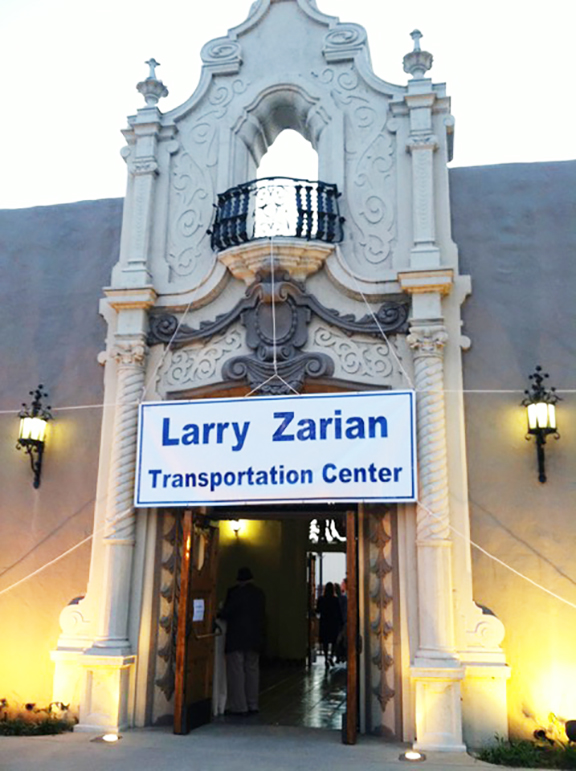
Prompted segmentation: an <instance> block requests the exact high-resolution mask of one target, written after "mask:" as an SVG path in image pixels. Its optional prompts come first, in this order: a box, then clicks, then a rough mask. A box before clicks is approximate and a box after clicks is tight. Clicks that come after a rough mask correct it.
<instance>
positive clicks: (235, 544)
mask: <svg viewBox="0 0 576 771" xmlns="http://www.w3.org/2000/svg"><path fill="white" fill-rule="evenodd" d="M330 522H332V523H333V522H334V520H333V519H332V520H330ZM333 527H334V525H333ZM318 528H319V529H320V530H321V531H322V533H324V530H325V520H323V519H320V520H319V519H318V518H317V517H314V516H312V515H304V516H302V515H300V516H292V517H290V516H282V517H274V518H271V519H242V520H223V521H221V522H220V539H221V540H220V543H221V548H220V564H219V575H218V589H217V597H218V603H219V604H220V603H221V602H223V601H224V598H225V596H226V592H227V590H228V588H229V587H230V586H232V585H233V584H234V581H235V578H236V575H237V571H238V570H239V569H240V568H242V567H249V568H250V570H251V571H252V573H253V575H254V580H255V582H256V583H257V585H258V586H260V587H261V588H262V589H263V591H264V593H265V595H266V638H265V643H264V647H263V651H262V654H261V659H260V701H259V713H258V714H257V715H255V716H253V717H250V721H251V722H254V723H256V722H257V723H258V724H260V725H262V724H265V725H283V726H306V727H313V728H324V729H333V730H340V729H341V726H342V721H343V716H344V714H345V712H346V691H347V682H346V679H347V662H346V645H345V643H344V642H343V640H344V639H345V638H344V635H345V624H344V620H345V618H344V614H342V615H341V616H340V618H341V623H340V625H339V627H340V628H339V629H338V630H337V631H338V637H339V641H340V643H341V645H340V648H339V649H338V651H337V650H336V639H334V645H333V646H332V645H331V646H330V654H331V661H330V665H329V666H328V665H327V660H326V657H325V656H324V655H323V654H324V652H323V646H322V641H321V640H320V638H319V618H318V615H317V612H316V611H317V608H318V600H319V598H320V597H321V596H322V594H323V591H324V588H325V584H326V583H330V584H332V585H333V584H335V583H338V586H339V587H340V585H341V584H342V583H343V582H344V581H345V578H346V537H345V523H344V522H343V520H342V518H341V517H340V518H339V519H338V528H339V530H340V531H342V532H344V536H343V537H341V540H339V541H338V542H335V543H334V544H333V545H332V544H330V545H329V542H328V541H327V540H326V539H325V538H324V537H321V538H320V539H318V538H316V537H315V536H316V533H317V531H318ZM325 547H328V549H327V551H324V548H325ZM339 612H340V613H342V612H341V611H339ZM219 644H220V646H221V647H223V645H224V641H223V640H222V641H219ZM215 686H216V687H224V688H225V687H226V686H225V683H224V682H220V684H218V683H217V682H216V683H215ZM217 698H218V697H217ZM215 711H216V712H217V713H218V714H219V719H222V720H224V721H227V720H232V721H237V720H238V719H239V718H237V717H235V716H228V715H227V714H226V712H225V706H224V699H223V698H220V700H219V702H218V703H217V708H216V710H215ZM240 719H242V718H240Z"/></svg>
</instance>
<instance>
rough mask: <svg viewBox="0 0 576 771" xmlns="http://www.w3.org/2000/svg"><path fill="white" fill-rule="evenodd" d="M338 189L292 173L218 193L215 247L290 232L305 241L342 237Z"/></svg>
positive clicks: (214, 235) (334, 239)
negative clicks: (290, 175) (288, 175)
mask: <svg viewBox="0 0 576 771" xmlns="http://www.w3.org/2000/svg"><path fill="white" fill-rule="evenodd" d="M339 195H340V194H339V193H338V188H337V187H336V185H331V184H327V183H326V182H311V181H310V180H307V179H291V178H290V177H268V178H266V179H254V180H252V181H251V182H246V183H244V184H243V185H238V186H237V187H232V188H230V190H227V191H226V192H225V193H220V194H219V195H218V204H217V205H216V207H215V208H216V217H215V220H214V225H213V226H212V229H211V230H209V231H208V232H209V233H210V235H211V236H212V240H211V243H212V248H213V249H214V250H216V251H222V250H223V249H228V248H229V247H230V246H238V245H239V244H243V243H246V242H248V241H254V240H255V239H257V238H272V237H276V236H291V237H293V238H305V239H307V240H308V241H312V240H315V241H326V242H327V243H337V242H339V241H341V240H342V236H343V234H342V223H343V222H344V218H343V217H341V216H340V212H339V210H338V197H339Z"/></svg>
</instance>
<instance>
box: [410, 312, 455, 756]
mask: <svg viewBox="0 0 576 771" xmlns="http://www.w3.org/2000/svg"><path fill="white" fill-rule="evenodd" d="M447 339H448V336H447V334H446V330H445V327H444V325H443V323H442V322H441V321H440V320H438V321H436V322H431V323H428V324H425V325H424V324H418V323H417V322H415V323H413V325H412V327H411V331H410V334H409V336H408V343H409V345H410V347H411V348H412V350H413V352H414V374H415V387H416V391H417V424H418V427H417V431H418V468H419V479H420V495H419V504H418V506H417V525H416V532H417V541H416V547H417V558H418V630H419V644H418V651H417V653H416V656H415V659H414V664H413V667H412V678H413V680H414V681H415V686H416V735H417V742H416V746H417V747H419V748H421V749H428V750H432V749H435V750H455V751H458V750H462V749H463V747H464V745H463V744H462V712H461V705H460V682H459V681H460V680H461V679H462V677H463V674H464V672H463V669H462V668H461V666H460V662H459V660H458V658H457V656H456V653H455V643H454V614H453V602H452V555H451V548H452V542H451V538H450V528H449V521H450V515H449V503H448V466H447V448H446V418H445V408H444V361H443V350H444V346H445V344H446V341H447Z"/></svg>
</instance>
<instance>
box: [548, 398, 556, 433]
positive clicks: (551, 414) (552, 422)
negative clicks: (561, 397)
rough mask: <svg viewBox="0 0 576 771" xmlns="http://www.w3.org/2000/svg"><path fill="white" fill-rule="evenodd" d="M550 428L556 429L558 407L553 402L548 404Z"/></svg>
mask: <svg viewBox="0 0 576 771" xmlns="http://www.w3.org/2000/svg"><path fill="white" fill-rule="evenodd" d="M548 428H551V429H552V430H553V431H556V407H555V406H554V405H553V404H549V405H548Z"/></svg>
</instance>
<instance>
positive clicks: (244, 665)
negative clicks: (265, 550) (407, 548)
mask: <svg viewBox="0 0 576 771" xmlns="http://www.w3.org/2000/svg"><path fill="white" fill-rule="evenodd" d="M265 610H266V600H265V597H264V592H263V591H262V589H260V588H259V587H257V586H256V585H255V584H254V580H253V576H252V571H251V570H250V568H240V570H239V571H238V576H237V580H236V585H235V586H233V587H231V588H230V589H229V590H228V594H227V596H226V601H225V602H224V607H223V608H222V610H221V611H220V617H221V618H223V619H225V621H226V622H227V628H226V647H225V651H226V673H227V682H228V698H227V702H226V703H227V712H229V713H231V714H233V715H247V714H250V713H252V714H254V713H256V712H258V691H259V679H260V668H259V659H260V651H261V649H262V645H263V643H264V624H265Z"/></svg>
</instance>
